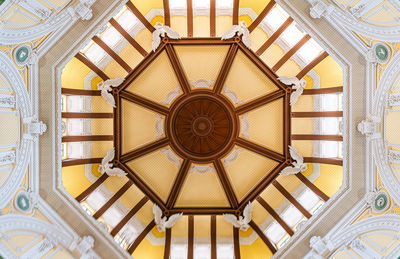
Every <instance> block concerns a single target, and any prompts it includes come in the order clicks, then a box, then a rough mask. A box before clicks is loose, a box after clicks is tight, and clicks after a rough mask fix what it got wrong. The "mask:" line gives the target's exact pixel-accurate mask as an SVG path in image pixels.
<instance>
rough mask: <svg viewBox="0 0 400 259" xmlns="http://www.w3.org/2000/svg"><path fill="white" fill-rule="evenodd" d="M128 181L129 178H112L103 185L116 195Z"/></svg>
mask: <svg viewBox="0 0 400 259" xmlns="http://www.w3.org/2000/svg"><path fill="white" fill-rule="evenodd" d="M127 181H128V178H127V177H119V176H110V177H108V178H107V179H106V180H105V181H104V183H103V185H104V186H105V187H106V188H107V189H108V190H109V191H110V192H112V193H116V192H118V191H119V189H121V188H122V186H123V185H124V184H125V183H126V182H127Z"/></svg>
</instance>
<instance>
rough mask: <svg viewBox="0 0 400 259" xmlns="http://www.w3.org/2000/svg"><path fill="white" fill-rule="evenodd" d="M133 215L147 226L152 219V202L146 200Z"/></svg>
mask: <svg viewBox="0 0 400 259" xmlns="http://www.w3.org/2000/svg"><path fill="white" fill-rule="evenodd" d="M135 217H136V218H137V219H138V220H139V221H140V222H142V224H143V225H144V226H147V224H149V223H150V222H151V221H152V220H153V219H154V214H153V203H152V202H150V201H148V202H146V204H145V205H144V206H143V207H142V208H141V209H140V210H139V211H138V212H137V213H136V214H135Z"/></svg>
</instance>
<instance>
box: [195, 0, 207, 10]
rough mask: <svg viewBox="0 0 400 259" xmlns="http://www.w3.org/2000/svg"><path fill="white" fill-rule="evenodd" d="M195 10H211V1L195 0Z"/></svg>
mask: <svg viewBox="0 0 400 259" xmlns="http://www.w3.org/2000/svg"><path fill="white" fill-rule="evenodd" d="M193 7H194V8H210V0H193Z"/></svg>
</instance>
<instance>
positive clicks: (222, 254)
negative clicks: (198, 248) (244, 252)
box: [217, 244, 234, 259]
mask: <svg viewBox="0 0 400 259" xmlns="http://www.w3.org/2000/svg"><path fill="white" fill-rule="evenodd" d="M217 258H218V259H233V258H234V256H233V245H232V244H218V245H217Z"/></svg>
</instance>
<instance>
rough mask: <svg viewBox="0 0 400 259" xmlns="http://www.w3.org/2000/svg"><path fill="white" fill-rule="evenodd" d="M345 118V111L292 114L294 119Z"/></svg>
mask: <svg viewBox="0 0 400 259" xmlns="http://www.w3.org/2000/svg"><path fill="white" fill-rule="evenodd" d="M316 117H343V111H329V112H292V118H316Z"/></svg>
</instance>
